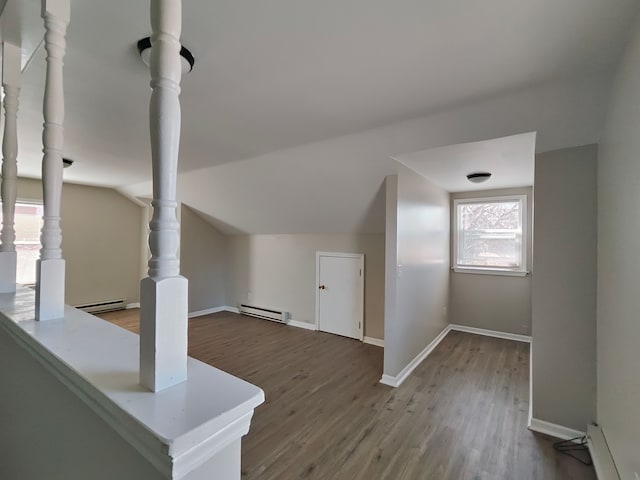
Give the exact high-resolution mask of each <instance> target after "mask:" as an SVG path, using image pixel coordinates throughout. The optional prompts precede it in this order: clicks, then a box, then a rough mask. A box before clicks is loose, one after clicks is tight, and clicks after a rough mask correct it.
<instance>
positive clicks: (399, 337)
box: [384, 165, 449, 376]
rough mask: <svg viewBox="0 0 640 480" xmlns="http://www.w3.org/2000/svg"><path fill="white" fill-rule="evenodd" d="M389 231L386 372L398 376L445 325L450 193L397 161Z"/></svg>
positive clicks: (390, 187) (389, 184)
mask: <svg viewBox="0 0 640 480" xmlns="http://www.w3.org/2000/svg"><path fill="white" fill-rule="evenodd" d="M396 191H397V195H395V196H394V193H395V192H396ZM386 235H387V237H386V238H387V246H386V253H385V255H386V260H385V262H386V275H385V296H386V298H387V302H389V303H388V304H387V306H386V308H385V323H384V335H385V351H384V374H385V375H390V376H397V375H398V374H399V373H400V372H401V371H402V369H403V368H404V367H406V366H407V365H408V364H409V363H410V362H411V360H413V359H414V358H415V357H416V356H417V355H418V354H419V353H420V352H421V351H422V350H424V348H425V347H426V346H427V345H428V344H429V343H430V342H431V341H432V340H433V339H434V338H435V337H436V336H437V335H438V334H439V333H440V332H441V331H442V330H443V329H444V328H445V326H446V324H447V322H446V320H445V317H444V308H445V307H446V306H447V303H448V300H449V194H448V193H447V192H446V191H444V190H443V189H442V188H440V187H438V186H436V185H435V184H433V183H431V182H429V181H428V180H426V179H425V178H423V177H422V176H420V175H418V174H417V173H415V172H414V171H413V170H410V169H408V168H406V167H404V166H402V165H398V175H397V176H394V175H392V176H389V177H387V225H386ZM389 299H391V300H389Z"/></svg>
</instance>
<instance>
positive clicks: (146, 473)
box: [0, 328, 164, 480]
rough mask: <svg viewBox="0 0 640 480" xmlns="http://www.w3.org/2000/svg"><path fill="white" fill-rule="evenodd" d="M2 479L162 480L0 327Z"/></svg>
mask: <svg viewBox="0 0 640 480" xmlns="http://www.w3.org/2000/svg"><path fill="white" fill-rule="evenodd" d="M0 383H1V384H2V392H3V393H2V395H0V425H2V428H1V429H0V450H2V452H3V454H2V462H0V478H6V479H10V478H12V479H18V478H20V479H40V478H46V479H49V480H74V479H77V480H80V479H89V478H90V479H92V480H111V479H114V478H121V479H133V478H135V479H139V480H161V479H163V478H164V476H162V475H161V474H160V473H159V472H157V470H155V468H154V467H153V466H152V465H151V464H150V463H148V462H147V461H146V460H145V459H144V458H142V457H141V456H140V455H139V454H138V453H137V452H136V451H135V450H134V449H133V447H131V445H129V444H128V443H127V442H126V441H125V440H124V439H123V438H122V437H121V436H120V435H119V434H118V433H117V432H116V431H115V430H113V429H112V428H111V427H109V426H108V425H107V424H105V423H104V422H103V421H102V419H100V418H99V417H98V416H97V415H96V414H95V413H94V412H93V411H92V410H90V409H89V408H88V407H87V406H86V405H85V404H84V403H83V402H82V401H81V400H80V399H79V398H78V397H77V396H76V395H74V394H73V393H71V392H70V391H69V390H68V389H67V388H66V387H65V386H64V385H63V384H62V383H60V382H59V381H58V380H57V379H56V378H55V377H54V376H53V375H52V374H51V373H50V372H49V371H48V370H46V369H45V367H43V366H42V365H41V364H40V363H38V362H37V361H36V360H35V359H34V358H33V357H32V356H31V354H29V353H27V352H26V351H25V350H23V349H22V348H21V347H19V346H18V345H17V344H16V343H15V341H14V340H13V339H12V338H11V337H9V336H8V334H7V333H6V332H5V330H4V329H2V328H0Z"/></svg>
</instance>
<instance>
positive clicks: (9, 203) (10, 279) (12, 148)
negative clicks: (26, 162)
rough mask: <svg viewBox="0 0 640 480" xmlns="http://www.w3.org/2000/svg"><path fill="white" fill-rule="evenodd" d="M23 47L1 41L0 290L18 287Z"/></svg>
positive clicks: (10, 289) (2, 291)
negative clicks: (19, 115) (19, 153)
mask: <svg viewBox="0 0 640 480" xmlns="http://www.w3.org/2000/svg"><path fill="white" fill-rule="evenodd" d="M21 53H22V52H21V49H20V47H16V46H15V45H11V44H10V43H6V42H4V43H3V44H2V88H3V89H4V118H5V120H4V137H3V140H2V187H1V193H2V233H1V234H0V240H1V241H2V243H1V244H0V293H11V292H15V291H16V258H17V256H16V246H15V243H14V242H15V240H16V231H15V228H14V216H15V210H16V188H17V185H16V177H17V175H18V165H17V162H16V159H17V157H18V127H17V121H18V96H19V94H20V83H21V80H22V72H21V70H20V57H21Z"/></svg>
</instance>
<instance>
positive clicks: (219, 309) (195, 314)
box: [188, 307, 227, 318]
mask: <svg viewBox="0 0 640 480" xmlns="http://www.w3.org/2000/svg"><path fill="white" fill-rule="evenodd" d="M226 309H227V307H213V308H205V309H204V310H196V311H195V312H189V315H188V317H189V318H194V317H202V316H204V315H210V314H212V313H218V312H224V311H226Z"/></svg>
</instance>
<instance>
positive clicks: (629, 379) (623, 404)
mask: <svg viewBox="0 0 640 480" xmlns="http://www.w3.org/2000/svg"><path fill="white" fill-rule="evenodd" d="M639 90H640V18H639V19H638V21H637V22H636V27H635V29H634V31H633V35H632V38H631V41H630V43H629V44H628V47H627V50H626V52H625V54H624V56H623V58H622V63H621V66H620V68H619V70H618V72H617V76H616V80H615V83H614V86H613V89H612V94H611V105H610V108H609V114H608V118H607V121H606V125H605V133H604V135H603V139H602V142H601V148H600V152H599V167H598V241H599V245H598V423H599V424H600V426H601V427H602V430H603V431H604V434H605V437H606V438H607V443H608V445H609V449H610V450H611V453H612V454H613V458H614V460H615V462H616V466H617V467H618V471H619V472H620V477H621V478H622V479H624V480H627V479H632V478H633V474H632V472H637V473H638V474H640V454H639V452H640V347H639V345H638V344H639V343H640V320H639V318H640V288H638V272H640V253H639V252H638V248H639V246H640V241H639V239H640V214H639V212H640V160H639V158H640V93H639Z"/></svg>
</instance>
